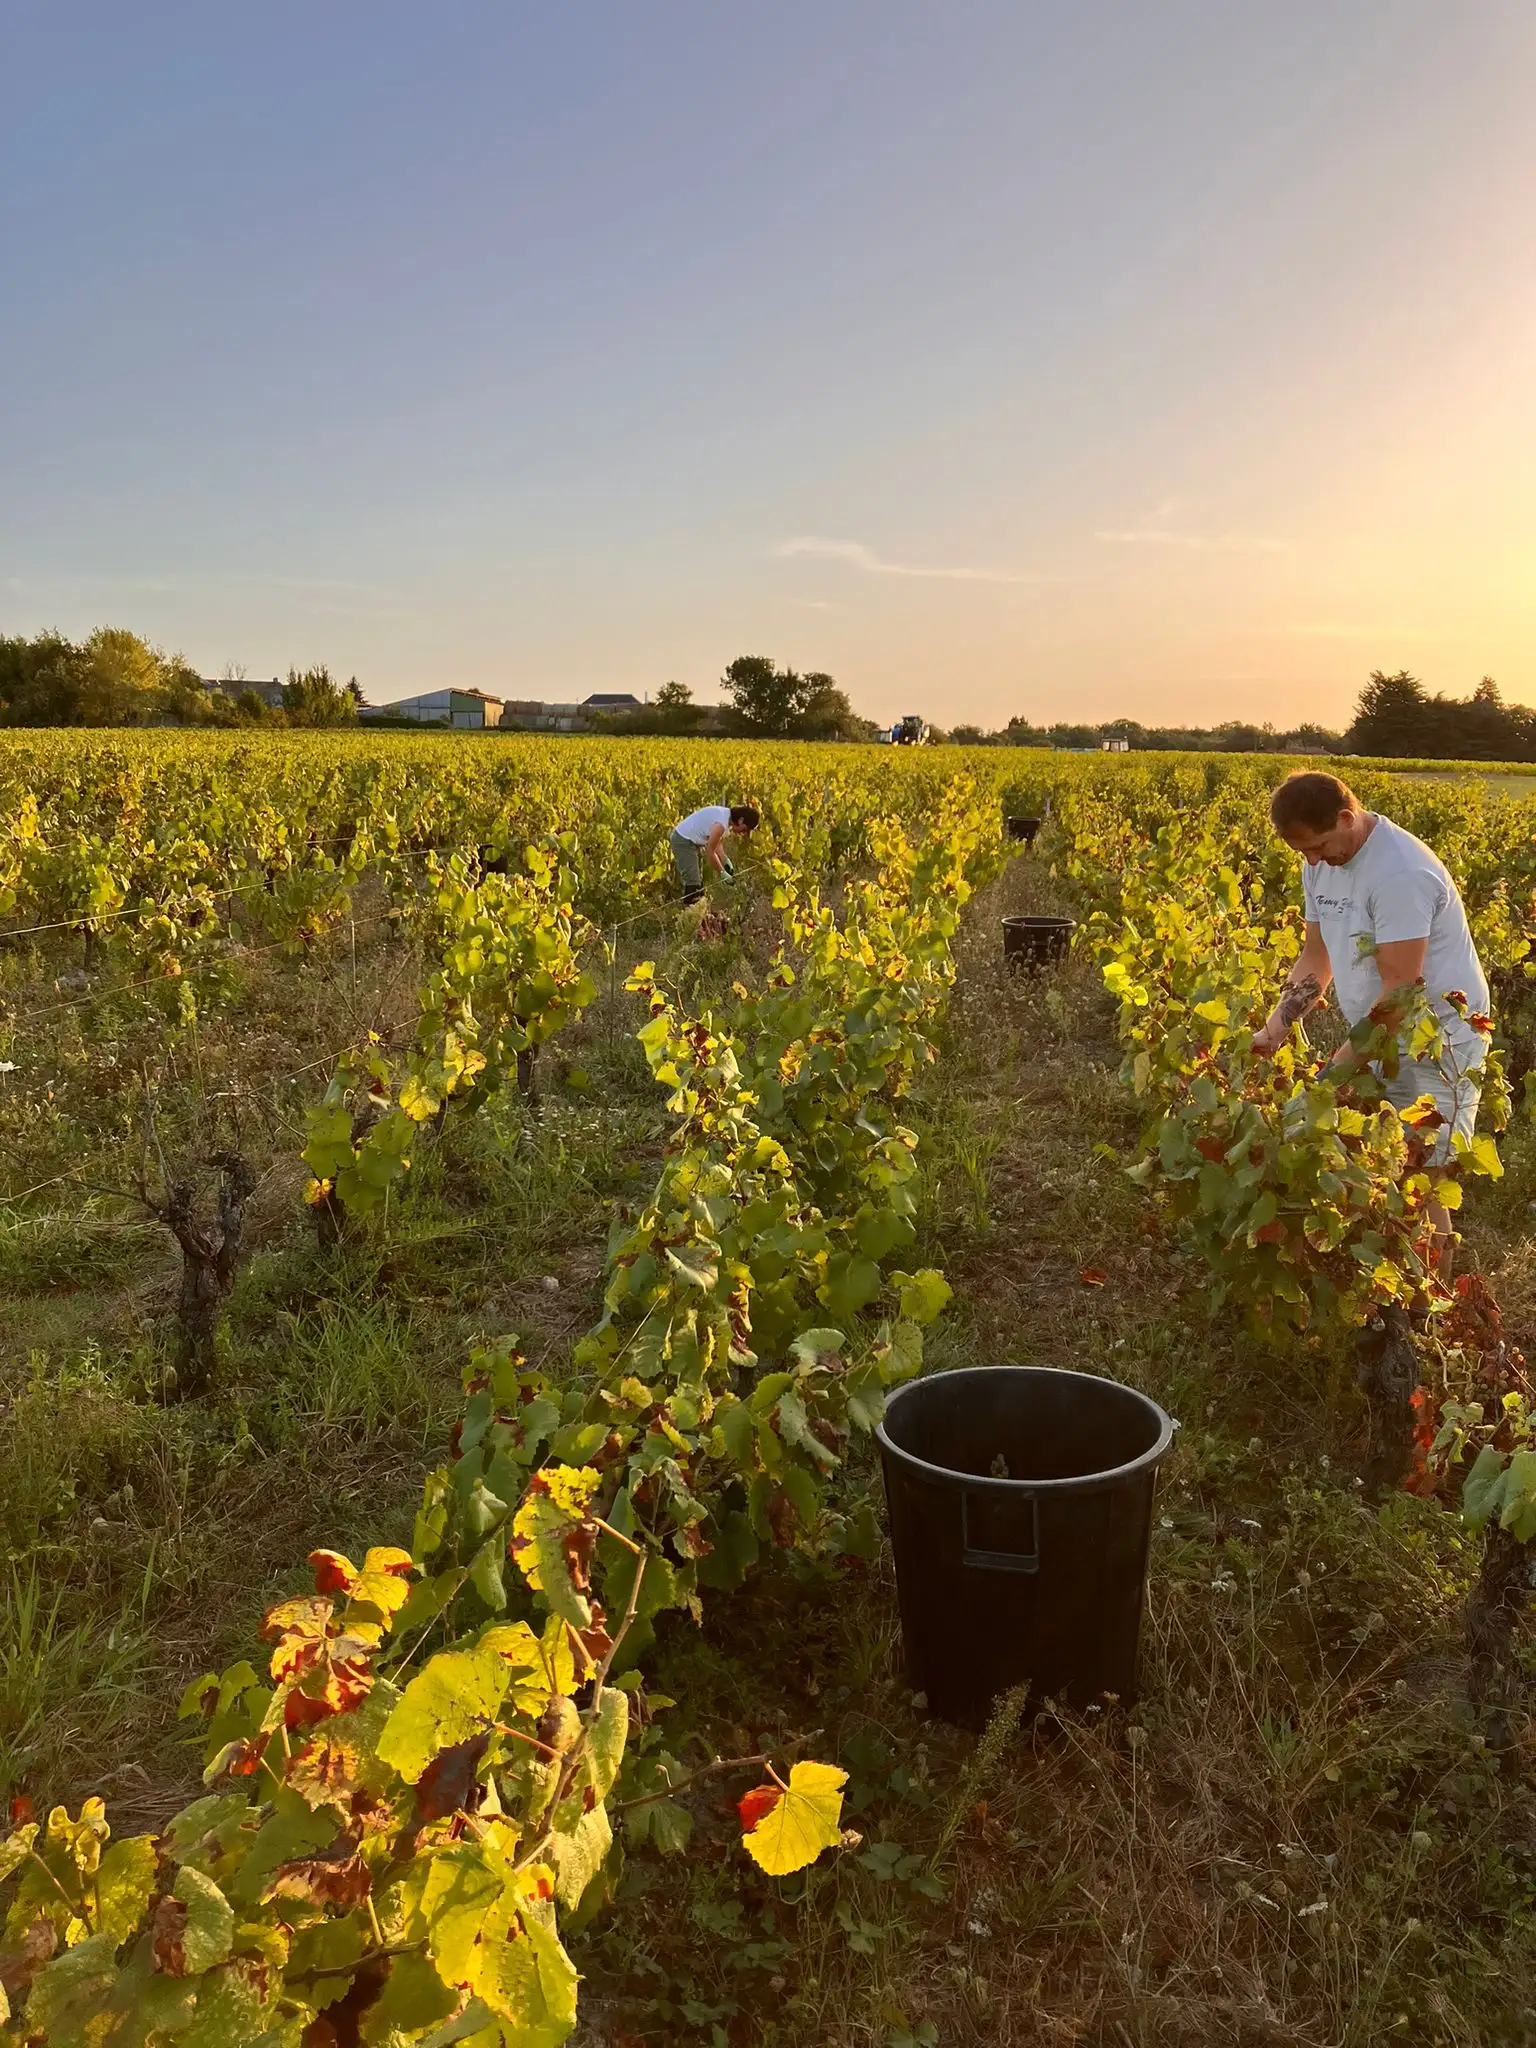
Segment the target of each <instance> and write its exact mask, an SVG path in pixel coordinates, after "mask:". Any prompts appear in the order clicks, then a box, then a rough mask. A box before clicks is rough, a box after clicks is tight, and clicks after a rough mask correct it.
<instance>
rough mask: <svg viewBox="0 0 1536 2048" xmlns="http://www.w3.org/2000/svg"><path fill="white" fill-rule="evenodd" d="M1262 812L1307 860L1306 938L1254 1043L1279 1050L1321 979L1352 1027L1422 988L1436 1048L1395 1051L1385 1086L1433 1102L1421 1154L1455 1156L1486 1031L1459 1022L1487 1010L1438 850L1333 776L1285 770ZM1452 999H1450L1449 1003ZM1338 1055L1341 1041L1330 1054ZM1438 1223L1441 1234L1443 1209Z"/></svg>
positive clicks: (1439, 1158)
mask: <svg viewBox="0 0 1536 2048" xmlns="http://www.w3.org/2000/svg"><path fill="white" fill-rule="evenodd" d="M1269 815H1270V819H1271V821H1272V822H1273V824H1274V827H1275V830H1276V831H1277V832H1278V833H1279V835H1280V837H1281V838H1282V839H1283V840H1284V841H1285V843H1286V845H1287V846H1291V847H1294V848H1295V850H1296V852H1297V853H1299V854H1300V855H1301V856H1302V858H1303V860H1304V861H1305V862H1306V868H1305V870H1304V872H1303V875H1302V886H1303V899H1304V903H1305V908H1306V921H1307V922H1306V940H1305V943H1304V944H1303V946H1302V949H1301V952H1300V955H1299V956H1298V958H1297V960H1296V963H1295V965H1294V966H1293V967H1292V969H1291V971H1290V973H1289V974H1288V975H1287V977H1286V982H1285V987H1284V988H1283V989H1282V991H1281V994H1280V1000H1279V1002H1278V1003H1276V1005H1275V1007H1274V1009H1273V1011H1271V1013H1270V1015H1269V1017H1268V1018H1267V1019H1266V1021H1265V1023H1264V1025H1263V1027H1262V1029H1261V1030H1260V1031H1259V1032H1258V1033H1257V1034H1256V1036H1255V1038H1254V1041H1253V1044H1254V1050H1255V1051H1256V1052H1265V1053H1269V1052H1274V1051H1275V1050H1276V1048H1277V1047H1279V1046H1281V1045H1283V1044H1284V1042H1285V1040H1286V1038H1287V1036H1288V1035H1289V1032H1290V1029H1291V1026H1292V1025H1293V1024H1295V1023H1297V1022H1299V1020H1300V1019H1301V1018H1303V1017H1305V1016H1306V1015H1307V1014H1308V1013H1309V1012H1310V1011H1312V1010H1314V1009H1316V1008H1317V1006H1318V1005H1319V1003H1321V1002H1322V1000H1323V998H1324V996H1325V995H1326V994H1327V993H1328V988H1329V985H1330V983H1331V984H1332V986H1333V988H1334V990H1335V993H1336V994H1337V996H1338V1001H1339V1008H1340V1009H1341V1010H1342V1011H1343V1013H1344V1018H1345V1021H1346V1022H1347V1023H1348V1024H1349V1025H1350V1026H1351V1028H1353V1026H1354V1025H1356V1024H1358V1023H1359V1022H1360V1020H1361V1019H1362V1018H1363V1017H1366V1016H1368V1015H1369V1014H1370V1013H1371V1011H1372V1010H1375V1011H1376V1016H1377V1019H1378V1021H1379V1022H1381V1023H1384V1024H1387V1025H1389V1026H1393V1027H1395V1026H1396V1024H1397V1023H1398V1021H1399V1020H1400V1018H1401V1016H1402V1015H1403V1014H1404V1013H1405V1012H1406V1010H1407V1008H1408V1002H1407V1000H1406V993H1407V991H1408V990H1410V989H1412V988H1413V987H1414V986H1415V985H1419V984H1421V985H1422V986H1423V988H1424V990H1425V993H1426V995H1427V997H1428V1000H1429V1006H1430V1008H1431V1009H1432V1010H1433V1011H1434V1013H1435V1017H1436V1019H1437V1021H1438V1023H1439V1025H1440V1030H1441V1033H1442V1036H1443V1040H1444V1051H1443V1053H1442V1055H1441V1057H1440V1059H1439V1060H1433V1059H1417V1060H1415V1059H1408V1058H1404V1059H1403V1060H1402V1061H1401V1062H1400V1063H1399V1066H1398V1071H1397V1073H1396V1075H1395V1076H1394V1077H1393V1078H1392V1079H1391V1080H1387V1079H1385V1078H1384V1077H1383V1080H1382V1087H1383V1090H1384V1092H1385V1094H1386V1097H1387V1100H1388V1101H1389V1102H1390V1103H1392V1104H1393V1105H1394V1107H1396V1108H1398V1109H1407V1108H1409V1107H1410V1106H1411V1105H1412V1104H1413V1103H1414V1102H1416V1101H1417V1100H1418V1099H1419V1097H1420V1096H1421V1095H1428V1096H1431V1097H1432V1098H1433V1100H1434V1103H1435V1107H1436V1108H1437V1109H1438V1110H1439V1112H1440V1114H1441V1116H1442V1117H1443V1118H1444V1119H1445V1121H1444V1123H1443V1124H1442V1125H1441V1127H1440V1129H1439V1130H1438V1131H1437V1132H1436V1134H1435V1139H1434V1143H1433V1146H1432V1149H1431V1151H1430V1155H1429V1156H1430V1161H1431V1162H1432V1163H1433V1164H1436V1165H1439V1164H1442V1163H1444V1162H1445V1161H1446V1160H1448V1159H1450V1158H1452V1157H1453V1156H1454V1138H1455V1135H1456V1134H1457V1133H1460V1135H1461V1136H1462V1137H1463V1138H1470V1137H1471V1135H1472V1127H1473V1124H1474V1123H1475V1121H1476V1119H1477V1105H1478V1100H1479V1097H1480V1095H1481V1092H1482V1073H1481V1069H1482V1063H1483V1059H1484V1057H1485V1054H1486V1049H1487V1038H1486V1036H1485V1034H1484V1033H1483V1032H1481V1031H1479V1030H1477V1029H1476V1028H1475V1027H1474V1026H1473V1025H1472V1024H1471V1023H1470V1022H1469V1021H1468V1019H1469V1015H1473V1014H1476V1013H1478V1012H1485V1011H1486V1010H1487V1008H1488V982H1487V978H1486V977H1485V975H1484V973H1483V968H1482V962H1481V961H1480V960H1479V959H1478V957H1477V949H1476V947H1475V946H1474V945H1473V943H1472V934H1471V932H1470V931H1469V930H1468V928H1467V915H1466V912H1465V910H1463V908H1462V903H1461V897H1460V894H1459V893H1458V891H1457V888H1456V884H1455V883H1454V882H1453V881H1452V880H1451V877H1450V874H1449V872H1448V871H1447V869H1446V866H1445V863H1444V862H1443V861H1442V860H1441V859H1440V857H1439V856H1438V854H1436V853H1434V852H1432V851H1431V849H1430V848H1429V847H1427V846H1426V845H1425V844H1424V842H1423V841H1422V840H1421V839H1415V838H1414V836H1413V834H1412V833H1411V832H1405V831H1404V830H1403V828H1402V826H1401V825H1394V824H1393V823H1392V821H1391V819H1390V818H1383V817H1379V816H1378V815H1377V814H1376V813H1375V812H1374V811H1367V810H1362V808H1361V806H1360V801H1359V799H1358V798H1357V797H1356V795H1355V793H1354V791H1353V790H1352V789H1351V788H1350V787H1349V785H1348V784H1347V783H1344V782H1341V781H1340V780H1339V778H1338V777H1337V776H1336V775H1322V774H1317V773H1313V772H1307V773H1302V774H1297V775H1292V776H1289V777H1288V778H1287V779H1286V781H1284V782H1283V783H1281V785H1280V787H1279V788H1278V789H1277V790H1276V791H1275V793H1274V795H1273V796H1272V797H1271V798H1270V804H1269ZM1394 990H1402V991H1404V1000H1403V1001H1402V1002H1400V1003H1399V1004H1398V1005H1397V1006H1395V1008H1394V1005H1393V1004H1392V1003H1391V1002H1390V1001H1384V998H1390V997H1391V995H1392V993H1393V991H1394ZM1453 994H1454V995H1456V996H1457V997H1458V1001H1455V1002H1453V1001H1451V1000H1449V998H1450V996H1452V995H1453ZM1378 1006H1379V1007H1378ZM1347 1055H1348V1047H1347V1046H1341V1047H1340V1049H1339V1052H1338V1053H1337V1054H1335V1058H1336V1059H1341V1058H1344V1057H1347ZM1433 1206H1434V1207H1435V1209H1437V1210H1438V1209H1439V1205H1438V1204H1435V1205H1433ZM1435 1224H1436V1228H1437V1230H1438V1231H1440V1232H1441V1234H1443V1235H1444V1234H1448V1233H1449V1229H1450V1222H1449V1218H1447V1217H1446V1216H1445V1215H1444V1212H1443V1211H1440V1212H1439V1213H1438V1214H1437V1215H1436V1217H1435Z"/></svg>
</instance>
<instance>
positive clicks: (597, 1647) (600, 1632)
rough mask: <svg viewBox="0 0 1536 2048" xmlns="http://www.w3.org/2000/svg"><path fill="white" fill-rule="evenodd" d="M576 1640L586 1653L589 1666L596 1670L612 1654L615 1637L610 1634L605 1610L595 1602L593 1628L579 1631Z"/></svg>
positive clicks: (593, 1606) (593, 1605)
mask: <svg viewBox="0 0 1536 2048" xmlns="http://www.w3.org/2000/svg"><path fill="white" fill-rule="evenodd" d="M576 1640H577V1642H578V1643H580V1645H581V1647H582V1649H583V1650H584V1651H585V1652H586V1655H587V1663H588V1665H589V1666H592V1667H594V1668H595V1667H596V1666H597V1665H599V1664H601V1663H602V1661H603V1659H604V1658H605V1657H607V1656H609V1655H611V1654H612V1651H613V1637H612V1636H611V1635H609V1633H608V1629H607V1623H606V1617H605V1616H604V1614H603V1610H602V1608H601V1607H600V1606H599V1605H598V1603H597V1602H596V1601H595V1600H594V1601H593V1602H592V1626H591V1627H590V1628H580V1629H577V1630H576Z"/></svg>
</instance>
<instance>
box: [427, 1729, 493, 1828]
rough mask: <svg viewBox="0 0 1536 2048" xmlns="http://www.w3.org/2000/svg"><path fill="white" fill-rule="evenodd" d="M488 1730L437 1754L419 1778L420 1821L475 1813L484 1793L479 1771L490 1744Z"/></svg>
mask: <svg viewBox="0 0 1536 2048" xmlns="http://www.w3.org/2000/svg"><path fill="white" fill-rule="evenodd" d="M490 1740H491V1738H490V1735H489V1733H486V1732H482V1733H481V1734H479V1735H471V1736H470V1737H469V1738H468V1739H467V1741H464V1742H456V1743H454V1744H453V1746H452V1748H451V1749H445V1750H442V1751H440V1752H439V1754H438V1755H437V1756H435V1757H434V1758H433V1759H432V1761H431V1763H429V1764H428V1765H427V1768H426V1769H425V1770H424V1771H423V1772H422V1774H421V1776H420V1777H419V1778H418V1779H417V1781H416V1818H417V1820H418V1821H429V1820H442V1819H444V1818H445V1817H446V1816H447V1815H448V1814H450V1813H472V1812H473V1811H474V1809H475V1807H476V1806H477V1805H478V1804H479V1802H480V1800H481V1798H482V1797H483V1795H484V1788H483V1786H482V1785H481V1784H480V1782H479V1777H478V1772H479V1769H480V1761H481V1758H482V1757H483V1756H484V1755H485V1752H486V1750H487V1749H488V1748H489V1746H490Z"/></svg>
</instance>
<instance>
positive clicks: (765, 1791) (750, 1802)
mask: <svg viewBox="0 0 1536 2048" xmlns="http://www.w3.org/2000/svg"><path fill="white" fill-rule="evenodd" d="M783 1797H784V1791H783V1787H782V1786H779V1785H754V1786H753V1788H752V1790H751V1791H750V1792H744V1793H743V1794H742V1795H741V1797H740V1798H739V1799H738V1800H737V1802H736V1811H737V1812H738V1813H739V1814H740V1815H741V1829H742V1833H743V1834H747V1835H750V1834H751V1832H752V1830H753V1829H754V1828H755V1827H756V1826H757V1824H758V1822H759V1821H760V1820H762V1819H764V1818H765V1816H766V1815H768V1814H770V1813H772V1811H773V1809H774V1808H775V1807H776V1806H777V1805H778V1803H779V1801H780V1800H781V1799H782V1798H783Z"/></svg>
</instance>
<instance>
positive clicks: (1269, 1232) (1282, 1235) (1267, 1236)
mask: <svg viewBox="0 0 1536 2048" xmlns="http://www.w3.org/2000/svg"><path fill="white" fill-rule="evenodd" d="M1285 1239H1286V1229H1285V1225H1284V1224H1283V1223H1282V1222H1281V1221H1280V1218H1279V1217H1278V1216H1272V1217H1271V1218H1270V1220H1269V1221H1268V1223H1261V1224H1260V1225H1259V1227H1258V1229H1257V1230H1256V1231H1255V1232H1254V1233H1253V1241H1254V1243H1255V1244H1284V1243H1285Z"/></svg>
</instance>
